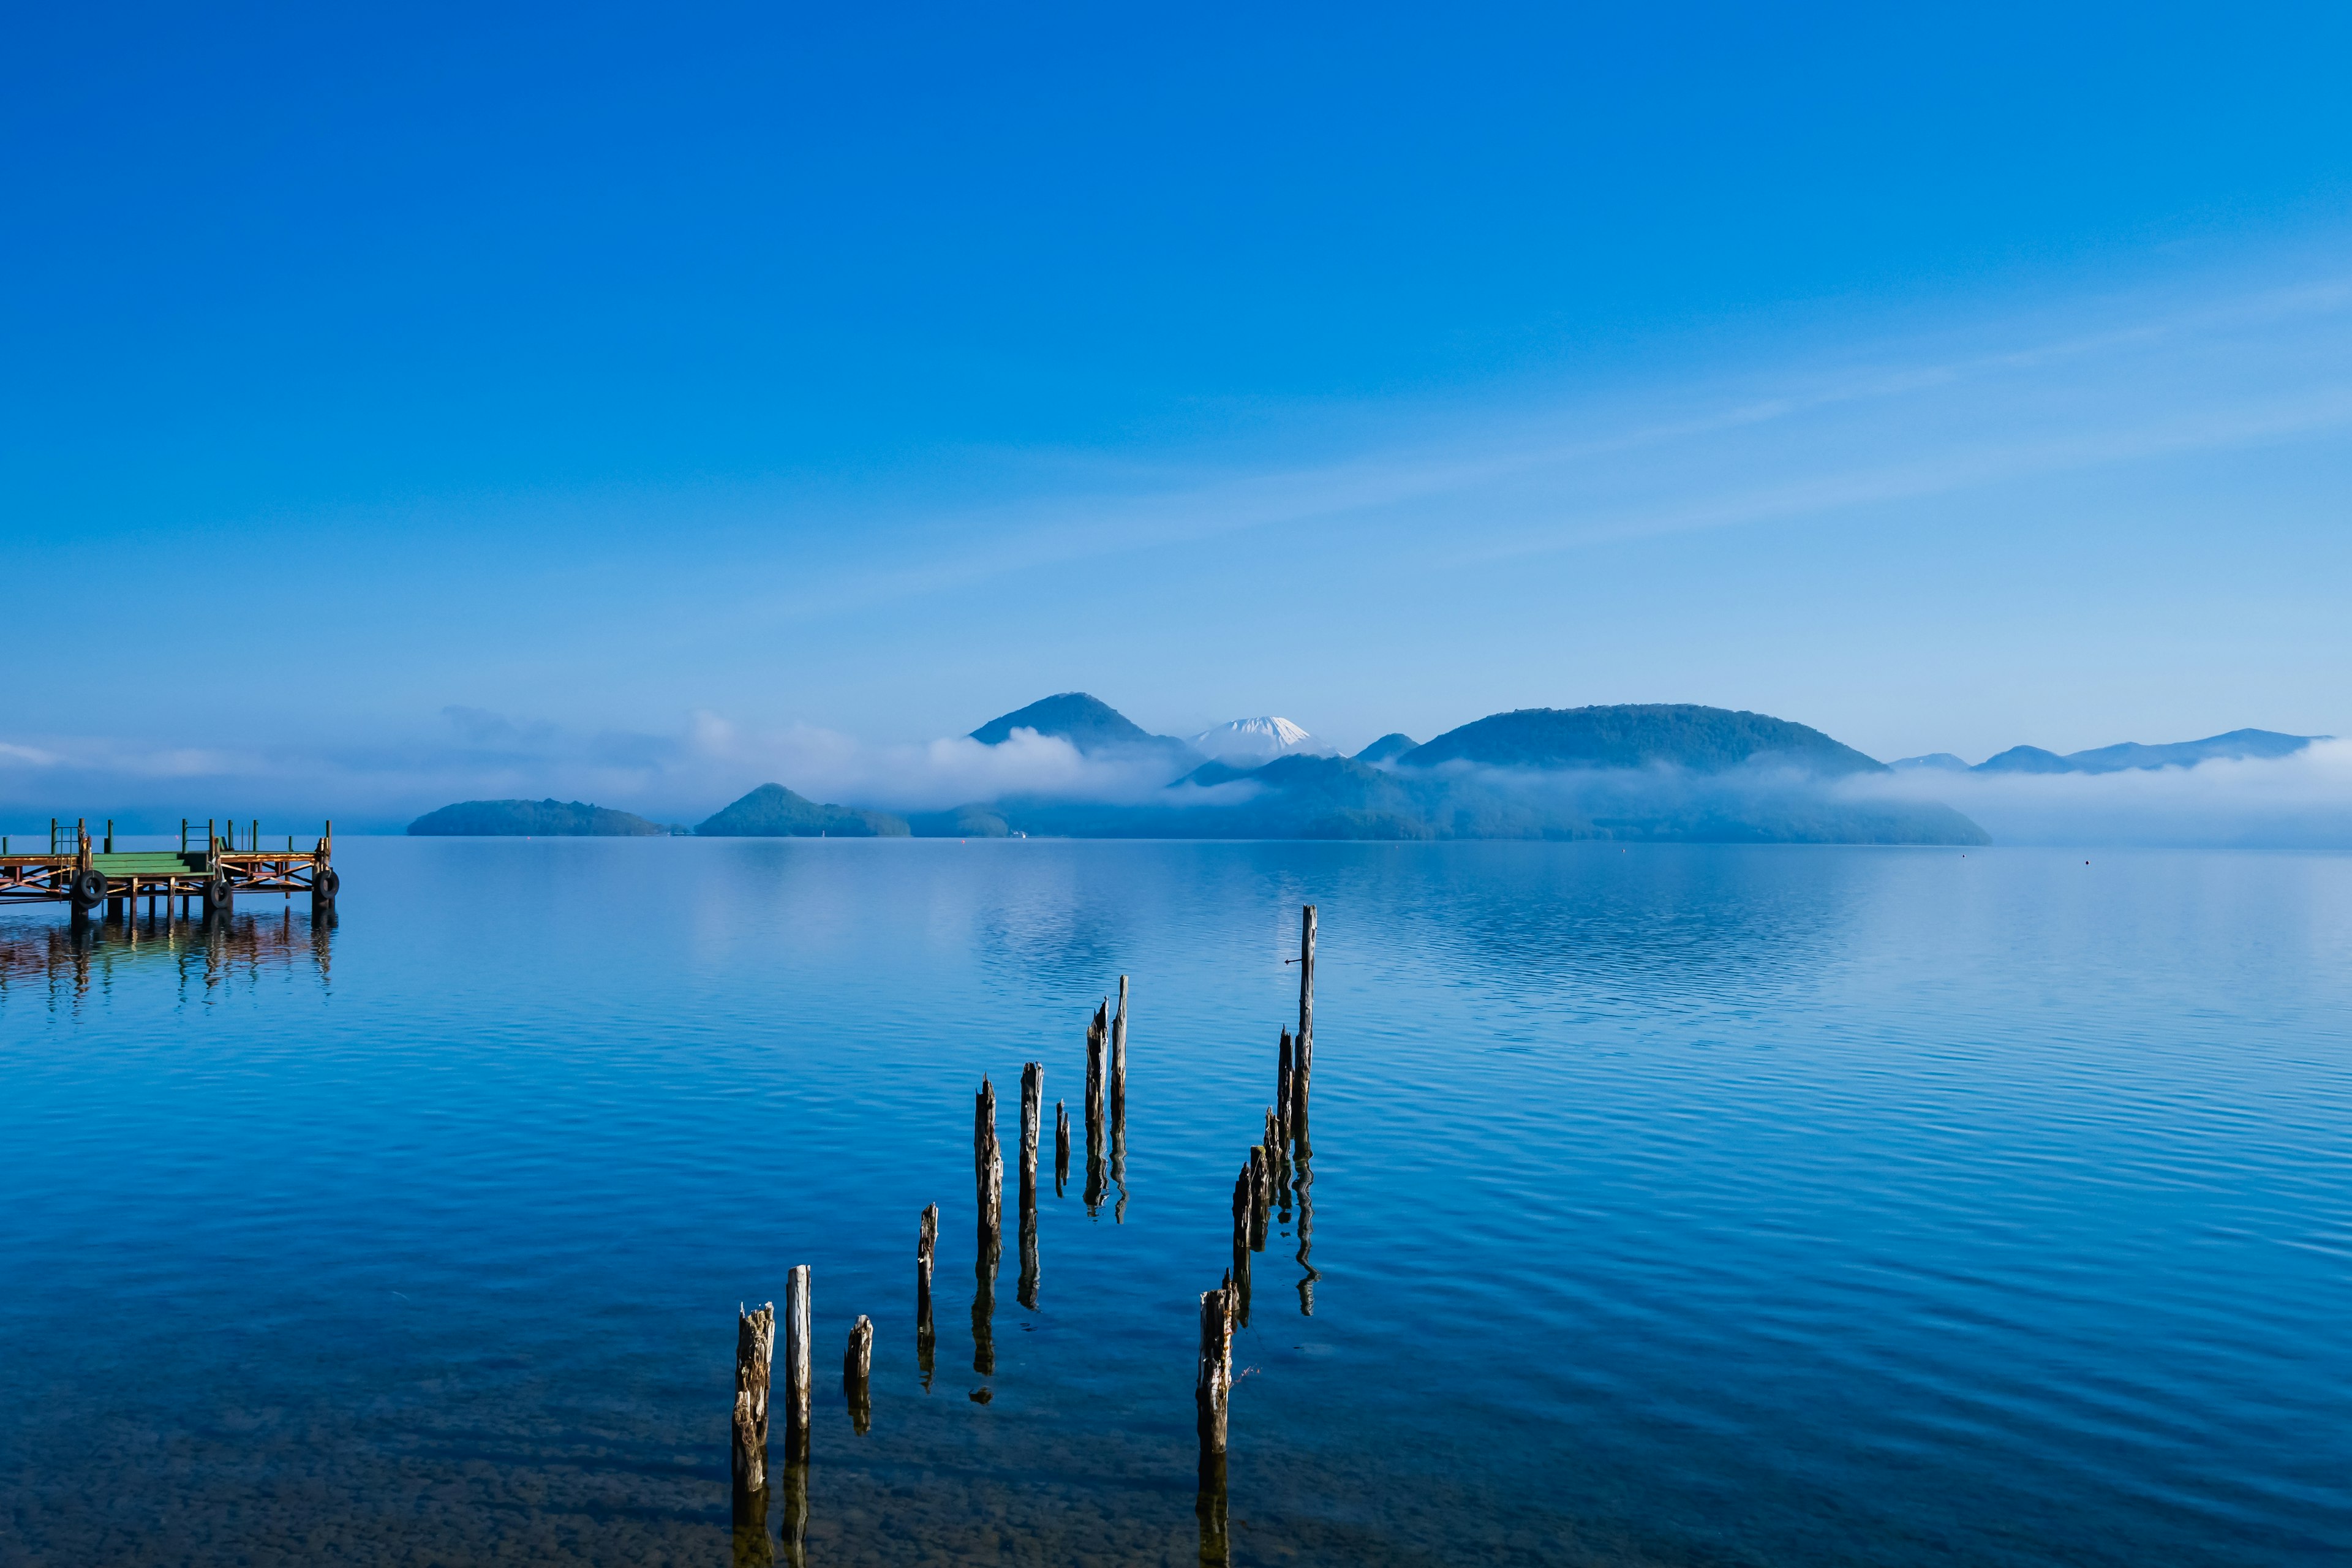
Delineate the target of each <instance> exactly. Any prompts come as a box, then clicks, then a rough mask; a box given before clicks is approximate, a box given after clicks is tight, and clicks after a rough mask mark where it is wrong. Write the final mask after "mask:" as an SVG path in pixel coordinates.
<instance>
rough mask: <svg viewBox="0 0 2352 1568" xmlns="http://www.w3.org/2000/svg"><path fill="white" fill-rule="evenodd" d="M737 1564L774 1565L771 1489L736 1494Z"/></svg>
mask: <svg viewBox="0 0 2352 1568" xmlns="http://www.w3.org/2000/svg"><path fill="white" fill-rule="evenodd" d="M734 1546H735V1551H734V1564H735V1568H772V1564H773V1563H775V1561H776V1546H775V1542H774V1541H773V1540H772V1538H771V1537H770V1536H769V1534H768V1489H767V1488H765V1487H761V1489H759V1490H758V1491H757V1492H753V1493H740V1492H739V1493H738V1494H737V1495H736V1498H735V1531H734Z"/></svg>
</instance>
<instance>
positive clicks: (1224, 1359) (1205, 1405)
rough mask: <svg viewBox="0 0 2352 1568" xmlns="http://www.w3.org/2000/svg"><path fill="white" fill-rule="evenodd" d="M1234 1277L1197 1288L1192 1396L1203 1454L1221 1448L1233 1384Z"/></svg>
mask: <svg viewBox="0 0 2352 1568" xmlns="http://www.w3.org/2000/svg"><path fill="white" fill-rule="evenodd" d="M1233 1386H1234V1279H1233V1276H1231V1275H1227V1276H1226V1277H1225V1281H1224V1283H1223V1285H1221V1286H1219V1287H1218V1288H1217V1289H1214V1290H1203V1291H1202V1292H1201V1352H1200V1358H1199V1360H1198V1361H1197V1362H1196V1363H1195V1364H1194V1368H1193V1374H1192V1399H1193V1404H1194V1406H1195V1410H1196V1415H1197V1417H1198V1424H1199V1429H1200V1436H1201V1452H1202V1455H1203V1456H1206V1455H1210V1454H1222V1453H1223V1452H1224V1451H1225V1431H1226V1419H1225V1418H1226V1409H1227V1405H1228V1403H1229V1401H1230V1398H1231V1395H1232V1393H1233Z"/></svg>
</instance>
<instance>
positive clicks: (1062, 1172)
mask: <svg viewBox="0 0 2352 1568" xmlns="http://www.w3.org/2000/svg"><path fill="white" fill-rule="evenodd" d="M1069 1181H1070V1113H1069V1111H1068V1110H1067V1109H1066V1107H1064V1105H1063V1104H1062V1102H1061V1101H1060V1100H1055V1101H1054V1195H1055V1197H1057V1198H1058V1197H1060V1196H1061V1195H1062V1189H1063V1188H1064V1187H1065V1186H1067V1185H1068V1184H1069Z"/></svg>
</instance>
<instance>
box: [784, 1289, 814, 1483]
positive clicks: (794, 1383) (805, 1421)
mask: <svg viewBox="0 0 2352 1568" xmlns="http://www.w3.org/2000/svg"><path fill="white" fill-rule="evenodd" d="M808 1451H809V1267H808V1265H807V1264H805V1263H802V1264H796V1265H794V1266H793V1271H792V1272H791V1273H790V1274H788V1275H786V1276H785V1277H784V1458H785V1459H786V1460H787V1461H793V1460H805V1459H806V1458H808Z"/></svg>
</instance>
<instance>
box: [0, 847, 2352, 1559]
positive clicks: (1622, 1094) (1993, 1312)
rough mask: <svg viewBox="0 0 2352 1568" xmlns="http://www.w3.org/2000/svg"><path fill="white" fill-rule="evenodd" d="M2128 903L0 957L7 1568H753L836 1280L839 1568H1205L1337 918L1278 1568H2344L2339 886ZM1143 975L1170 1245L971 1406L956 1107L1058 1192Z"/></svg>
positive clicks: (428, 900)
mask: <svg viewBox="0 0 2352 1568" xmlns="http://www.w3.org/2000/svg"><path fill="white" fill-rule="evenodd" d="M337 860H338V864H339V865H340V866H341V868H342V871H343V878H344V893H343V902H342V910H341V917H340V921H339V923H338V925H337V926H336V928H335V929H333V930H332V931H314V930H313V929H312V928H311V925H310V921H309V919H308V918H307V911H305V910H303V909H302V907H301V906H299V905H298V906H295V907H294V909H293V910H290V911H281V909H280V908H279V907H278V906H277V905H275V904H269V903H266V902H265V901H261V900H247V904H246V905H245V906H241V907H240V909H239V911H238V913H237V915H236V918H235V921H233V923H232V925H231V927H230V929H229V930H227V931H215V932H212V933H206V932H205V931H204V930H203V928H202V927H201V926H198V927H195V928H193V929H192V928H187V927H180V928H173V927H172V926H170V925H169V924H168V923H166V924H161V925H155V926H148V925H146V924H145V923H143V922H142V925H141V927H140V928H139V932H138V941H137V942H132V941H131V939H130V936H129V935H128V934H126V933H125V932H123V931H121V929H120V928H112V927H100V928H99V929H98V930H96V931H94V932H93V933H92V935H91V938H90V940H89V942H88V943H87V944H84V943H82V942H77V941H76V940H75V939H74V937H73V935H72V933H71V932H70V931H68V929H67V927H66V926H65V924H64V922H63V921H62V920H61V919H59V918H58V916H57V915H56V914H55V913H54V912H53V911H50V910H0V1084H5V1094H0V1192H5V1194H6V1202H5V1205H0V1258H5V1259H6V1264H5V1268H6V1271H7V1289H5V1290H0V1503H5V1512H0V1560H5V1561H7V1562H9V1563H58V1564H67V1563H72V1564H83V1563H98V1562H126V1563H127V1562H138V1563H298V1562H303V1563H307V1562H319V1561H338V1562H349V1563H495V1562H524V1561H535V1562H545V1561H551V1560H562V1561H567V1562H578V1563H727V1562H729V1561H730V1554H731V1553H732V1552H733V1551H734V1550H735V1547H734V1544H733V1543H732V1542H730V1530H729V1506H728V1484H727V1468H728V1421H729V1410H730V1400H731V1392H730V1391H731V1379H732V1363H733V1351H734V1341H735V1324H734V1314H735V1310H736V1307H737V1304H738V1302H739V1301H747V1300H748V1301H752V1302H758V1301H761V1300H770V1299H780V1298H781V1297H782V1294H783V1284H784V1274H785V1270H786V1269H787V1268H790V1267H791V1266H792V1265H793V1264H796V1263H807V1264H809V1265H811V1266H812V1267H813V1268H814V1281H815V1284H814V1300H815V1320H816V1344H817V1355H816V1368H817V1389H818V1401H817V1405H818V1408H817V1419H816V1431H815V1436H814V1457H813V1460H812V1464H811V1466H810V1468H809V1471H808V1489H809V1513H808V1520H807V1525H806V1529H807V1538H808V1546H809V1558H810V1561H812V1562H814V1563H966V1562H1000V1561H1001V1562H1012V1563H1192V1562H1194V1561H1196V1558H1197V1552H1198V1547H1199V1541H1198V1535H1197V1530H1196V1524H1195V1519H1194V1511H1193V1505H1194V1495H1193V1494H1194V1484H1195V1483H1194V1471H1193V1464H1192V1459H1193V1436H1192V1353H1193V1342H1194V1339H1195V1332H1196V1329H1195V1309H1194V1300H1195V1298H1196V1296H1197V1293H1198V1292H1199V1291H1201V1290H1202V1289H1207V1288H1209V1287H1211V1286H1213V1285H1214V1284H1215V1283H1216V1281H1217V1278H1218V1276H1219V1273H1220V1271H1221V1270H1222V1269H1223V1267H1224V1265H1225V1263H1226V1261H1227V1258H1228V1251H1229V1246H1228V1236H1229V1230H1230V1223H1231V1222H1230V1210H1229V1199H1230V1193H1231V1189H1232V1185H1233V1180H1234V1173H1235V1171H1236V1169H1237V1168H1238V1166H1239V1165H1240V1163H1242V1162H1243V1161H1244V1159H1245V1158H1246V1155H1247V1152H1248V1146H1249V1145H1250V1143H1251V1142H1255V1140H1256V1138H1257V1136H1258V1133H1259V1129H1260V1126H1261V1123H1262V1120H1263V1114H1264V1109H1265V1105H1266V1104H1267V1102H1268V1101H1269V1100H1271V1098H1272V1094H1273V1079H1274V1064H1275V1047H1276V1031H1277V1029H1278V1028H1279V1027H1280V1026H1282V1025H1283V1024H1285V1023H1286V1022H1289V1021H1291V1020H1292V1019H1293V1018H1294V1017H1295V1014H1296V1005H1297V998H1296V989H1295V986H1296V981H1295V974H1296V971H1295V970H1294V969H1291V968H1286V967H1285V965H1284V963H1283V962H1282V961H1283V960H1284V959H1285V958H1286V957H1288V956H1289V955H1291V954H1292V953H1293V952H1295V951H1296V943H1297V913H1298V906H1299V905H1300V904H1301V903H1303V902H1308V901H1312V902H1314V903H1316V904H1317V905H1318V907H1319V910H1320V922H1321V942H1320V961H1319V968H1318V989H1317V1010H1316V1024H1317V1027H1316V1039H1317V1054H1316V1079H1315V1090H1314V1122H1313V1144H1314V1160H1313V1165H1312V1171H1313V1186H1312V1189H1311V1195H1312V1201H1313V1205H1314V1206H1313V1231H1312V1237H1311V1248H1310V1252H1309V1258H1308V1262H1307V1265H1302V1264H1301V1263H1300V1262H1299V1261H1298V1260H1297V1257H1296V1256H1295V1255H1296V1253H1297V1248H1298V1238H1297V1236H1296V1235H1295V1234H1292V1232H1295V1230H1296V1226H1295V1224H1294V1225H1292V1226H1287V1227H1278V1228H1279V1229H1280V1231H1281V1234H1277V1235H1276V1237H1274V1238H1273V1239H1272V1240H1271V1241H1270V1242H1269V1244H1268V1247H1267V1249H1266V1251H1265V1253H1263V1254H1261V1255H1259V1256H1258V1257H1257V1259H1256V1262H1255V1283H1254V1293H1253V1294H1254V1300H1253V1312H1252V1324H1251V1326H1250V1327H1249V1328H1247V1329H1245V1330H1244V1331H1242V1332H1241V1334H1240V1335H1239V1336H1238V1340H1237V1348H1236V1355H1237V1360H1238V1362H1239V1363H1241V1364H1242V1365H1243V1366H1244V1367H1245V1368H1246V1369H1248V1371H1247V1375H1245V1376H1244V1379H1243V1381H1242V1382H1241V1384H1240V1386H1239V1388H1238V1389H1237V1390H1236V1392H1235V1394H1234V1405H1233V1451H1232V1460H1231V1469H1230V1476H1231V1481H1230V1484H1231V1500H1230V1509H1231V1516H1232V1528H1233V1542H1234V1546H1233V1550H1234V1560H1235V1561H1236V1562H1237V1563H1276V1562H1278V1563H1335V1564H1336V1563H1643V1564H1658V1563H1675V1564H1697V1563H1759V1564H1760V1563H1773V1564H1778V1563H1878V1564H1885V1563H1901V1564H1908V1563H2017V1564H2026V1563H2066V1564H2086V1563H2115V1564H2134V1565H2142V1564H2147V1563H2175V1564H2190V1563H2297V1562H2312V1561H2317V1560H2320V1559H2322V1558H2326V1557H2337V1556H2341V1555H2342V1554H2344V1553H2346V1552H2352V1495H2347V1476H2352V1333H2347V1331H2346V1326H2345V1325H2346V1324H2347V1321H2352V1154H2347V1150H2352V1141H2347V1128H2352V1028H2347V1018H2352V1009H2347V1004H2352V859H2347V858H2341V857H2297V856H2262V855H2228V854H2182V853H2165V854H2155V853H2149V854H2126V853H2117V852H2115V851H2106V852H2101V853H2095V854H2094V855H2093V856H2092V863H2091V864H2088V865H2086V864H2084V858H2083V856H2081V855H2079V854H2078V855H2074V856H2071V857H2070V856H2067V855H2064V854H2063V853H2057V852H2043V851H2032V852H2028V851H1983V850H1975V851H1970V852H1969V853H1968V854H1967V855H1966V856H1962V855H1961V854H1959V853H1958V852H1954V851H1948V850H1883V849H1834V848H1793V847H1773V848H1751V847H1667V846H1643V847H1631V848H1621V847H1612V846H1601V845H1517V844H1514V845H1475V844H1463V845H1442V846H1428V845H1366V844H1351V845H1302V844H1278V845H1276V844H1158V843H1084V844H1080V843H1052V842H1043V841H1030V842H1025V843H1024V842H1014V843H1001V842H1000V843H974V844H969V845H965V844H957V843H955V842H952V841H924V842H898V843H889V842H881V843H877V842H856V841H840V840H814V841H733V842H703V841H689V840H666V839H665V840H653V841H614V840H591V841H570V842H566V841H560V840H554V841H550V840H538V841H511V840H403V839H388V840H370V839H344V840H341V841H339V843H338V846H337ZM1120 973H1128V974H1130V975H1132V976H1133V986H1134V999H1133V1004H1132V1010H1133V1027H1132V1036H1131V1040H1130V1045H1129V1115H1128V1128H1127V1160H1126V1168H1125V1183H1124V1194H1123V1195H1122V1194H1116V1193H1115V1194H1113V1195H1112V1199H1111V1201H1110V1202H1108V1203H1106V1204H1105V1205H1103V1206H1102V1209H1101V1212H1100V1213H1099V1214H1095V1215H1090V1214H1089V1213H1088V1212H1087V1207H1086V1205H1084V1204H1083V1202H1082V1201H1081V1196H1080V1193H1079V1186H1080V1178H1081V1176H1082V1174H1083V1172H1082V1170H1074V1172H1073V1180H1072V1183H1071V1185H1070V1188H1069V1190H1068V1193H1067V1194H1066V1195H1063V1196H1055V1194H1054V1193H1053V1189H1052V1184H1051V1181H1050V1175H1049V1177H1048V1180H1047V1184H1046V1188H1045V1198H1044V1200H1043V1204H1042V1212H1041V1215H1040V1221H1039V1228H1040V1247H1041V1253H1042V1276H1043V1283H1042V1290H1041V1294H1040V1299H1039V1305H1038V1309H1037V1310H1035V1311H1034V1312H1033V1311H1029V1310H1024V1308H1022V1307H1021V1306H1020V1305H1019V1304H1018V1303H1017V1302H1016V1300H1014V1274H1015V1272H1016V1258H1015V1257H1014V1255H1013V1248H1012V1246H1011V1242H1010V1238H1008V1242H1007V1256H1006V1258H1005V1263H1004V1266H1003V1273H1002V1275H1001V1277H1000V1278H999V1279H998V1282H997V1285H996V1289H995V1309H994V1312H993V1317H992V1322H991V1324H990V1325H989V1326H990V1329H991V1331H992V1341H993V1350H994V1370H993V1372H992V1373H990V1374H987V1375H982V1373H976V1372H975V1371H974V1370H973V1360H974V1344H973V1325H972V1321H971V1303H972V1296H973V1290H974V1277H973V1265H974V1237H973V1228H972V1220H973V1199H972V1191H971V1103H972V1102H971V1093H972V1090H973V1089H975V1088H976V1087H977V1085H978V1082H979V1079H980V1078H981V1075H982V1073H987V1074H989V1075H991V1076H992V1079H993V1080H994V1082H995V1084H996V1086H997V1089H998V1093H999V1099H1000V1105H1001V1110H1000V1126H1001V1130H1002V1134H1003V1138H1004V1140H1005V1142H1006V1144H1007V1146H1008V1151H1009V1150H1010V1149H1011V1148H1012V1146H1013V1145H1014V1143H1015V1142H1016V1140H1017V1129H1016V1120H1017V1107H1018V1102H1019V1089H1018V1084H1019V1077H1020V1066H1021V1063H1022V1062H1023V1061H1024V1060H1029V1059H1035V1060H1040V1061H1043V1062H1044V1063H1045V1096H1046V1099H1047V1100H1048V1102H1049V1108H1048V1112H1047V1118H1046V1120H1047V1146H1048V1151H1049V1159H1050V1146H1051V1110H1050V1101H1052V1100H1055V1099H1066V1100H1067V1101H1068V1102H1069V1104H1070V1107H1071V1110H1072V1114H1073V1117H1074V1119H1075V1118H1076V1114H1077V1111H1078V1108H1079V1105H1080V1102H1081V1099H1082V1095H1083V1081H1084V1037H1085V1026H1086V1020H1087V1016H1089V1015H1090V1014H1091V1012H1092V1010H1093V1008H1094V1006H1095V1005H1096V1003H1097V1001H1098V1000H1099V999H1100V998H1101V997H1102V996H1103V994H1105V993H1107V992H1109V991H1112V990H1114V989H1115V987H1116V984H1117V979H1118V975H1119V974H1120ZM1078 1163H1079V1164H1080V1166H1083V1148H1081V1151H1080V1155H1079V1161H1078ZM1013 1185H1014V1182H1013V1177H1012V1175H1011V1173H1008V1176H1007V1192H1008V1208H1009V1207H1010V1202H1011V1200H1010V1195H1009V1194H1010V1193H1011V1191H1012V1190H1013ZM934 1201H936V1202H938V1203H939V1204H940V1205H941V1207H942V1210H943V1212H944V1215H945V1221H944V1224H943V1226H942V1237H941V1243H940V1274H939V1279H940V1287H939V1289H940V1298H939V1300H940V1305H939V1318H938V1321H939V1342H938V1351H937V1362H936V1367H935V1371H934V1374H933V1376H932V1377H931V1379H930V1381H929V1387H928V1388H926V1387H925V1384H924V1380H923V1377H922V1375H921V1373H920V1370H919V1366H918V1363H917V1355H916V1347H915V1334H914V1327H913V1311H914V1305H913V1289H912V1285H913V1279H912V1276H913V1253H914V1244H915V1232H916V1225H917V1216H918V1215H919V1212H920V1210H921V1209H922V1207H923V1205H925V1204H927V1203H930V1202H934ZM1308 1268H1311V1269H1312V1272H1313V1279H1312V1281H1311V1300H1312V1308H1313V1310H1312V1315H1311V1316H1310V1315H1307V1314H1306V1313H1305V1312H1303V1311H1302V1300H1303V1299H1304V1293H1302V1291H1301V1289H1300V1288H1299V1287H1300V1284H1301V1282H1302V1280H1303V1279H1306V1276H1307V1269H1308ZM861 1312H864V1313H867V1314H870V1315H871V1316H872V1318H873V1320H874V1321H875V1324H876V1326H877V1331H878V1338H877V1345H876V1351H875V1361H874V1368H875V1375H874V1395H873V1399H874V1421H873V1429H872V1431H871V1433H870V1434H869V1435H867V1436H857V1435H856V1434H855V1433H854V1432H853V1430H852V1427H851V1425H850V1420H849V1416H848V1413H847V1410H846V1408H845V1404H844V1401H843V1399H842V1396H841V1392H840V1385H839V1379H838V1373H837V1371H836V1370H835V1369H836V1368H837V1366H838V1358H839V1356H840V1352H841V1347H842V1345H843V1344H844V1342H845V1337H846V1335H847V1332H848V1329H849V1325H850V1323H851V1322H852V1321H854V1320H855V1318H856V1315H857V1314H858V1313H861ZM983 1389H984V1390H985V1391H986V1393H987V1394H988V1400H987V1403H985V1404H982V1403H980V1402H978V1401H976V1400H975V1399H974V1398H973V1397H972V1396H973V1395H974V1394H976V1393H978V1392H980V1391H982V1390H983ZM775 1524H776V1521H774V1520H772V1521H771V1529H773V1528H774V1527H775Z"/></svg>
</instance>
